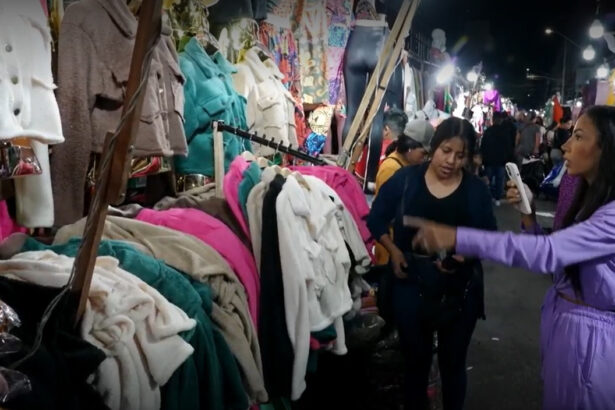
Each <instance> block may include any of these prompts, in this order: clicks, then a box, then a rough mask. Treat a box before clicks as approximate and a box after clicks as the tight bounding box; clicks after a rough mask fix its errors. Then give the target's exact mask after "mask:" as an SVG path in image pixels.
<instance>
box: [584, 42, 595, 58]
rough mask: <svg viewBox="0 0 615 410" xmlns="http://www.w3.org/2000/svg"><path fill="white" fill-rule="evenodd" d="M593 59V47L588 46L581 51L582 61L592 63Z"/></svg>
mask: <svg viewBox="0 0 615 410" xmlns="http://www.w3.org/2000/svg"><path fill="white" fill-rule="evenodd" d="M594 58H596V50H594V47H592V45H591V44H590V45H588V46H587V48H585V50H583V59H584V60H585V61H592V60H593V59H594Z"/></svg>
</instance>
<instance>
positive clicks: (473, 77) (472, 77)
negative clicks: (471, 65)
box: [466, 71, 478, 83]
mask: <svg viewBox="0 0 615 410" xmlns="http://www.w3.org/2000/svg"><path fill="white" fill-rule="evenodd" d="M466 78H467V79H468V81H469V82H471V83H475V82H476V81H478V74H477V73H476V71H470V72H468V75H467V76H466Z"/></svg>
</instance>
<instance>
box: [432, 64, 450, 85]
mask: <svg viewBox="0 0 615 410" xmlns="http://www.w3.org/2000/svg"><path fill="white" fill-rule="evenodd" d="M454 75H455V66H454V65H453V64H446V65H445V66H444V67H442V69H441V70H440V71H439V72H438V75H437V76H436V81H437V82H438V84H440V85H442V84H446V83H448V82H449V81H451V79H452V78H453V76H454Z"/></svg>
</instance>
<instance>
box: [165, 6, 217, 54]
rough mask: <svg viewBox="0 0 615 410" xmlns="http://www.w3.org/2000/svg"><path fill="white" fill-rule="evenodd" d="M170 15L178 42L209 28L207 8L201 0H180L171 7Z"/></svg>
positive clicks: (176, 41)
mask: <svg viewBox="0 0 615 410" xmlns="http://www.w3.org/2000/svg"><path fill="white" fill-rule="evenodd" d="M168 16H169V20H170V21H171V26H172V27H173V39H174V40H175V43H176V44H179V43H180V42H181V41H182V39H184V38H185V37H192V36H194V35H196V34H199V33H202V32H203V31H208V30H209V23H208V20H207V9H206V7H205V4H204V3H203V2H202V1H200V0H197V1H193V0H180V1H179V2H176V3H174V4H173V6H172V7H171V8H170V9H169V12H168Z"/></svg>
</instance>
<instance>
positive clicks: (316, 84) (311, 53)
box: [295, 0, 329, 104]
mask: <svg viewBox="0 0 615 410" xmlns="http://www.w3.org/2000/svg"><path fill="white" fill-rule="evenodd" d="M324 2H325V0H305V7H304V9H303V13H302V14H301V18H300V20H299V22H298V28H297V30H296V31H295V37H296V38H297V43H298V49H299V69H300V73H301V86H302V88H303V103H304V104H319V103H326V102H328V101H329V82H328V80H327V51H326V50H327V44H328V42H329V39H328V34H327V32H328V30H327V13H326V7H325V3H324Z"/></svg>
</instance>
